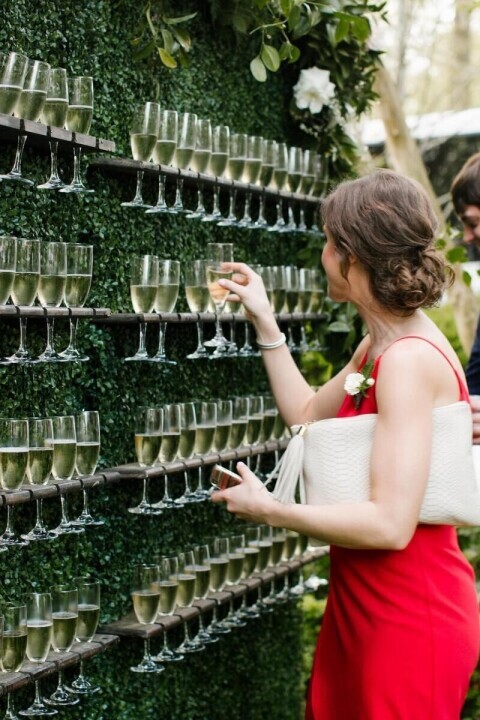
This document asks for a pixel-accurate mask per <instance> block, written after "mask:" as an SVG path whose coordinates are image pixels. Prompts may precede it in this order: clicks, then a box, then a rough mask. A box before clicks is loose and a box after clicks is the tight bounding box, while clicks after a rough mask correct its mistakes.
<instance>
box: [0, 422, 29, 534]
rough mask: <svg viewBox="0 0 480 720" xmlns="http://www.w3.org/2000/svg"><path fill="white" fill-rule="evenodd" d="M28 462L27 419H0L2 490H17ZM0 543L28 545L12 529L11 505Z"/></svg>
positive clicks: (0, 473) (0, 482) (8, 508)
mask: <svg viewBox="0 0 480 720" xmlns="http://www.w3.org/2000/svg"><path fill="white" fill-rule="evenodd" d="M27 464H28V420H15V419H12V418H1V419H0V485H1V486H2V488H3V490H9V491H14V490H18V489H19V488H20V487H21V485H22V483H23V481H24V479H25V473H26V470H27ZM0 545H4V546H17V547H18V546H22V545H28V541H27V540H22V539H20V538H17V536H16V535H15V532H14V530H13V505H7V527H6V528H5V532H4V533H3V535H1V536H0Z"/></svg>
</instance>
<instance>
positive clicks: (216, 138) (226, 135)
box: [202, 125, 230, 222]
mask: <svg viewBox="0 0 480 720" xmlns="http://www.w3.org/2000/svg"><path fill="white" fill-rule="evenodd" d="M229 152H230V128H229V127H228V125H216V126H215V127H214V128H213V130H212V154H211V156H210V162H209V165H208V170H207V173H208V175H213V176H214V177H216V178H219V177H223V175H224V173H225V170H226V167H227V162H228V155H229ZM221 219H222V213H221V212H220V185H219V184H218V183H216V184H215V187H214V190H213V210H212V212H211V213H209V214H207V215H204V216H203V217H202V222H218V221H219V220H221Z"/></svg>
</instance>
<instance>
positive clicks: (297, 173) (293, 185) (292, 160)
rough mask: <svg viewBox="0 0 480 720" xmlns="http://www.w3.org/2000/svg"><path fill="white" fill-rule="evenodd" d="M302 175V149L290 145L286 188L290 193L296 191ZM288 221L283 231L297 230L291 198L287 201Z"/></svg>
mask: <svg viewBox="0 0 480 720" xmlns="http://www.w3.org/2000/svg"><path fill="white" fill-rule="evenodd" d="M302 177H303V150H302V148H299V147H291V148H289V150H288V173H287V183H288V189H289V190H290V192H292V193H296V192H298V190H299V188H300V184H301V182H302ZM287 214H288V223H287V224H286V225H285V227H284V229H283V230H284V232H297V231H298V228H297V224H296V222H295V216H294V214H293V200H289V201H288V202H287Z"/></svg>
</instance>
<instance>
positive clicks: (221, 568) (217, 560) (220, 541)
mask: <svg viewBox="0 0 480 720" xmlns="http://www.w3.org/2000/svg"><path fill="white" fill-rule="evenodd" d="M209 545H210V590H211V591H212V592H214V593H215V592H221V591H222V590H223V588H224V587H225V583H226V582H227V573H228V566H229V557H228V556H229V543H228V537H215V538H213V539H212V540H211V542H210V543H209ZM208 632H209V633H211V634H212V635H226V634H227V633H230V632H232V628H231V627H230V626H228V625H227V624H226V623H223V624H222V623H221V621H220V620H219V619H218V601H217V602H216V604H215V607H214V609H213V618H212V622H211V623H210V625H209V627H208Z"/></svg>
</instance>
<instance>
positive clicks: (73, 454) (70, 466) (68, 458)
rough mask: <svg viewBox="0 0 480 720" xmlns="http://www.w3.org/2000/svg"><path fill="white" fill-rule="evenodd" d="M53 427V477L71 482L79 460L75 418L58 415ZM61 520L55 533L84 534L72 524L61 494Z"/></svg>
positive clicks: (64, 499)
mask: <svg viewBox="0 0 480 720" xmlns="http://www.w3.org/2000/svg"><path fill="white" fill-rule="evenodd" d="M52 426H53V441H52V446H53V465H52V475H53V477H54V480H55V481H56V482H59V483H60V484H61V483H62V482H65V481H68V480H71V479H72V477H73V474H74V472H75V462H76V459H77V433H76V430H75V417H74V416H73V415H57V416H55V417H53V418H52ZM60 507H61V515H62V517H61V520H60V524H59V525H58V527H56V528H55V532H56V533H57V534H58V535H64V534H68V533H80V532H84V530H83V528H82V527H77V526H75V525H74V523H72V522H70V520H69V519H68V513H67V498H66V495H64V494H62V493H61V492H60Z"/></svg>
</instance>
